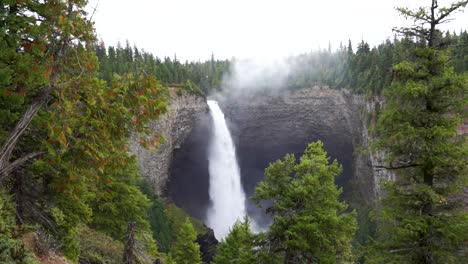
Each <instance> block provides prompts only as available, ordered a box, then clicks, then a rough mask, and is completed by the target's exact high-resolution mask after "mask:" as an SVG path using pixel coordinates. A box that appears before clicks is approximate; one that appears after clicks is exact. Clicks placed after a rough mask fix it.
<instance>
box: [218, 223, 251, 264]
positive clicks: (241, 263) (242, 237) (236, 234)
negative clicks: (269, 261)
mask: <svg viewBox="0 0 468 264" xmlns="http://www.w3.org/2000/svg"><path fill="white" fill-rule="evenodd" d="M254 239H255V235H254V234H253V233H252V231H250V221H249V218H248V217H247V216H245V217H244V221H242V222H240V221H237V222H236V223H235V224H234V225H233V226H232V228H231V231H230V232H229V234H228V235H227V236H226V238H225V239H224V240H223V241H222V242H221V243H220V244H219V245H218V249H217V253H216V256H215V257H214V259H213V262H212V263H214V264H224V263H232V264H251V263H256V256H255V251H254V246H255V245H254Z"/></svg>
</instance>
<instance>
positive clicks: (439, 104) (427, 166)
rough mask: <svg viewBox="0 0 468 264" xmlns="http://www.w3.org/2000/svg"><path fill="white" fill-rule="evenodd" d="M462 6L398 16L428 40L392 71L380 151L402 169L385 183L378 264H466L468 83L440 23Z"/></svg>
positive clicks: (373, 258) (376, 253)
mask: <svg viewBox="0 0 468 264" xmlns="http://www.w3.org/2000/svg"><path fill="white" fill-rule="evenodd" d="M467 3H468V1H460V2H457V3H454V4H452V5H451V6H450V7H448V8H440V9H439V7H438V5H437V1H434V0H433V1H432V5H431V7H430V8H429V9H428V10H429V11H426V9H424V8H420V9H418V10H416V11H411V10H408V9H405V8H402V9H400V12H401V13H402V14H404V15H405V16H406V17H410V18H412V19H415V20H416V22H421V23H423V24H425V23H427V24H429V26H430V28H429V29H425V28H420V27H417V28H407V29H400V30H399V31H400V32H402V33H405V34H407V35H414V36H418V37H419V38H421V39H423V40H424V42H422V43H421V42H420V43H419V47H417V48H416V49H415V50H414V57H415V60H414V61H411V62H410V61H404V62H402V63H399V64H398V65H396V66H395V67H394V80H393V83H392V86H391V88H390V89H389V90H388V92H387V93H386V98H387V101H386V105H385V108H384V111H383V112H382V114H381V115H380V117H379V120H378V124H377V127H376V132H377V136H378V138H379V140H378V141H377V142H376V146H377V147H378V148H379V149H381V150H384V151H386V152H387V153H388V163H389V165H388V166H383V169H390V170H396V172H397V177H396V179H395V181H394V182H386V183H385V184H384V190H386V193H387V194H386V195H385V196H384V197H383V199H382V206H383V208H382V210H381V211H380V212H378V214H377V215H378V218H377V220H378V223H379V239H378V241H379V243H378V244H377V246H376V248H374V249H373V250H374V251H373V252H372V253H373V254H371V256H370V257H369V260H370V262H372V263H374V262H375V263H382V262H386V263H461V261H462V260H463V259H466V256H464V255H463V248H464V247H466V244H465V243H466V241H467V239H468V233H467V232H466V231H467V230H468V214H467V212H466V211H463V210H461V209H460V204H459V202H458V201H457V199H455V197H457V195H459V194H460V192H461V191H462V188H463V186H466V182H467V175H468V171H467V165H466V157H467V154H468V146H467V144H466V138H465V137H463V136H457V127H458V126H459V125H460V124H461V123H462V120H463V111H464V107H465V106H466V99H465V98H466V97H465V96H466V92H467V85H466V84H467V83H468V79H467V77H468V76H466V74H465V75H457V74H456V73H454V71H453V69H452V68H449V67H448V58H447V56H446V55H447V51H446V50H441V49H440V47H443V45H441V42H440V40H439V39H437V38H436V37H437V36H438V34H436V33H437V29H436V27H435V26H436V25H438V24H440V23H443V22H444V20H445V19H446V18H447V17H448V15H450V13H452V12H454V11H456V10H457V9H459V8H462V7H464V6H466V5H467Z"/></svg>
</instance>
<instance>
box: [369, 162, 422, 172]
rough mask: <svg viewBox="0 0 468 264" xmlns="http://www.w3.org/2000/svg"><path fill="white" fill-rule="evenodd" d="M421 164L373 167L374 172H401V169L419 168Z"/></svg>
mask: <svg viewBox="0 0 468 264" xmlns="http://www.w3.org/2000/svg"><path fill="white" fill-rule="evenodd" d="M420 166H421V164H406V165H400V166H383V165H377V166H374V168H375V169H374V170H375V171H382V170H401V169H407V168H414V167H420Z"/></svg>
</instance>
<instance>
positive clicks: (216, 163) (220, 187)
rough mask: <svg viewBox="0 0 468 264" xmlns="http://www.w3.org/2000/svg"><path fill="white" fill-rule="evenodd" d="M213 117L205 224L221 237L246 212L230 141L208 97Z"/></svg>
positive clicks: (234, 152)
mask: <svg viewBox="0 0 468 264" xmlns="http://www.w3.org/2000/svg"><path fill="white" fill-rule="evenodd" d="M208 106H209V108H210V113H211V116H212V117H213V124H214V125H213V135H212V139H211V142H210V148H209V154H208V163H209V172H210V186H209V194H210V200H211V204H212V206H211V207H210V208H209V209H208V215H207V224H208V226H209V227H211V228H212V229H213V230H214V233H215V236H216V238H217V239H219V240H221V239H223V238H224V237H225V236H226V235H227V234H228V233H229V229H230V228H231V226H232V225H233V224H234V223H235V222H236V221H237V220H239V219H242V218H243V217H244V215H245V214H246V210H245V193H244V190H243V189H242V185H241V179H240V171H239V165H238V163H237V158H236V151H235V147H234V143H233V141H232V138H231V134H230V133H229V129H228V127H227V124H226V120H225V119H224V114H223V112H222V111H221V109H220V108H219V105H218V102H216V101H213V100H208Z"/></svg>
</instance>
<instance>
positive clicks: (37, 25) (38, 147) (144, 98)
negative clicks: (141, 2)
mask: <svg viewBox="0 0 468 264" xmlns="http://www.w3.org/2000/svg"><path fill="white" fill-rule="evenodd" d="M86 3H87V1H82V0H78V1H39V2H38V1H30V0H26V1H3V2H2V4H1V5H0V19H1V21H0V35H1V36H2V37H1V38H0V47H2V49H1V51H0V66H1V70H0V75H1V76H2V80H1V83H2V85H0V113H1V117H0V142H1V144H2V148H0V152H1V153H0V154H1V159H2V160H0V169H4V168H5V167H6V165H7V164H8V163H9V162H12V161H15V160H20V159H21V158H23V157H26V156H27V155H28V154H30V153H38V152H40V153H43V154H42V155H41V156H37V155H36V156H35V157H36V158H37V157H39V158H38V159H37V160H36V162H35V163H34V164H33V166H24V169H22V170H21V171H20V172H19V171H18V172H15V173H14V175H15V177H10V176H12V175H13V173H12V174H10V175H4V173H1V175H0V181H1V182H2V185H3V183H4V182H7V183H8V186H14V188H15V190H13V192H18V193H21V196H19V197H18V199H17V200H18V201H19V202H18V204H17V208H18V214H20V215H21V217H22V218H23V219H25V220H26V221H30V222H37V223H40V224H42V225H43V226H44V227H45V228H46V229H47V230H48V231H49V232H51V233H53V234H54V235H55V237H56V238H57V239H58V240H59V242H60V245H61V246H62V249H63V251H64V253H65V254H66V256H67V257H68V258H69V259H70V260H72V261H75V262H76V261H77V260H78V256H79V252H80V245H79V242H78V234H79V230H78V226H80V225H81V224H92V225H94V226H95V227H96V228H99V229H100V230H102V231H104V232H106V233H107V234H110V235H112V236H113V237H114V238H119V239H121V238H123V236H124V234H125V228H123V227H124V226H126V223H127V222H128V221H136V222H137V223H138V227H139V228H140V231H144V232H148V231H149V223H148V220H147V210H148V208H149V206H150V203H149V201H148V199H147V198H146V197H145V196H144V195H143V194H142V193H141V191H140V190H139V189H138V187H137V185H136V178H137V170H136V161H135V159H134V158H133V157H131V155H130V154H129V151H128V146H127V145H128V138H129V136H130V134H131V133H132V131H136V132H137V133H138V134H139V135H140V142H141V144H143V145H144V146H146V147H148V148H150V149H155V148H156V147H157V146H158V145H159V142H160V140H161V138H160V136H159V135H158V134H157V132H154V131H151V130H150V129H149V127H148V123H149V121H151V120H154V119H157V118H158V117H159V116H160V115H161V114H163V113H165V111H166V105H167V101H168V91H167V89H166V88H163V87H162V85H161V84H160V83H159V82H158V81H156V80H155V78H154V77H153V76H148V75H146V74H144V73H142V71H140V70H137V69H135V70H132V71H130V72H128V71H125V72H119V73H120V74H119V75H117V74H112V76H111V79H109V80H108V83H106V82H105V81H103V80H101V79H99V78H98V68H99V67H98V66H99V65H98V57H97V55H96V53H95V52H94V50H93V48H94V43H95V35H94V30H93V28H92V23H91V22H90V21H89V20H88V18H87V14H86V12H85V5H86ZM38 21H40V22H38ZM31 105H32V106H38V107H37V109H39V110H38V111H36V112H31V111H30V110H27V109H32V108H30V107H29V106H31ZM43 105H46V106H47V108H46V109H42V108H41V106H43ZM28 111H29V112H28ZM31 119H32V120H31ZM19 120H23V121H25V122H23V123H26V124H28V126H27V127H26V128H27V129H26V128H25V129H24V130H23V131H24V132H21V133H20V134H18V135H14V133H13V132H12V131H14V130H13V128H14V127H15V125H16V124H17V123H18V122H19ZM29 121H31V122H29ZM11 136H13V137H11ZM8 137H11V138H13V139H15V140H16V139H18V141H14V142H16V143H15V144H13V145H12V146H11V147H10V148H5V145H4V144H10V143H8V142H13V141H9V140H5V139H7V138H8ZM8 149H12V150H11V151H5V150H8ZM13 150H14V151H13ZM4 154H6V155H4ZM4 157H6V158H4ZM24 165H27V164H24ZM7 176H8V177H7ZM4 178H5V179H4ZM5 186H6V184H5ZM109 217H111V218H110V219H111V220H112V221H109V220H108V219H109ZM145 237H146V236H145ZM145 239H146V238H145ZM150 240H151V239H150ZM150 240H148V245H147V246H148V250H149V251H151V250H153V251H154V249H155V246H154V245H151V241H150ZM150 248H152V249H150Z"/></svg>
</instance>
